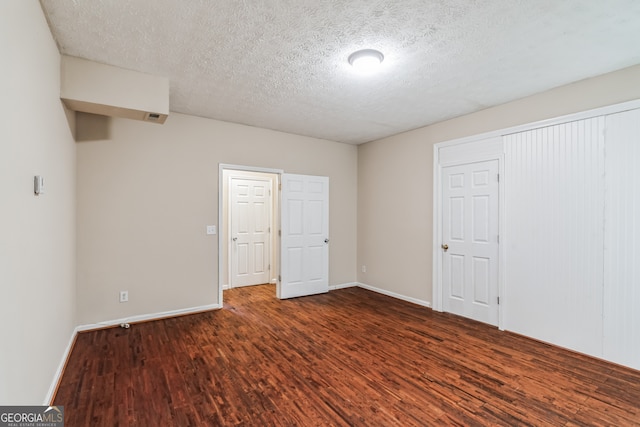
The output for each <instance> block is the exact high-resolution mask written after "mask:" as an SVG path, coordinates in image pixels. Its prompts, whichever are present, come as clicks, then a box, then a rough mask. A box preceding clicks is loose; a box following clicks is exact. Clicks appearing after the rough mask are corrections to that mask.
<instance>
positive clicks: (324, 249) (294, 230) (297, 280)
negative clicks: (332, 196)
mask: <svg viewBox="0 0 640 427" xmlns="http://www.w3.org/2000/svg"><path fill="white" fill-rule="evenodd" d="M281 227H282V230H281V231H282V237H281V240H280V251H281V257H280V260H281V261H280V262H281V265H280V274H281V279H280V281H279V283H278V298H293V297H299V296H304V295H313V294H319V293H324V292H328V291H329V178H328V177H324V176H307V175H292V174H283V175H282V202H281Z"/></svg>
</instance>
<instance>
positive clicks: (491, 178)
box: [441, 160, 499, 326]
mask: <svg viewBox="0 0 640 427" xmlns="http://www.w3.org/2000/svg"><path fill="white" fill-rule="evenodd" d="M441 182H442V220H443V224H442V249H441V250H442V251H443V254H442V297H443V301H442V304H443V309H444V311H446V312H449V313H454V314H457V315H460V316H464V317H469V318H471V319H474V320H478V321H480V322H484V323H489V324H491V325H495V326H497V325H498V239H499V238H498V230H499V228H498V227H499V222H498V213H499V204H498V197H499V184H498V182H499V180H498V160H490V161H485V162H477V163H468V164H464V165H458V166H449V167H444V168H443V169H442V181H441Z"/></svg>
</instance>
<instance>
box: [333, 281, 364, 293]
mask: <svg viewBox="0 0 640 427" xmlns="http://www.w3.org/2000/svg"><path fill="white" fill-rule="evenodd" d="M355 286H358V283H356V282H351V283H340V284H339V285H331V286H329V290H330V291H335V290H336V289H344V288H353V287H355Z"/></svg>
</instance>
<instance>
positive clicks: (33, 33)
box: [0, 1, 75, 405]
mask: <svg viewBox="0 0 640 427" xmlns="http://www.w3.org/2000/svg"><path fill="white" fill-rule="evenodd" d="M0 56H1V57H2V67H1V68H0V76H1V78H0V196H1V198H0V218H1V221H0V289H1V290H2V296H1V297H0V320H1V324H2V326H1V327H0V405H8V404H31V405H40V404H42V403H43V402H44V401H45V397H46V396H47V393H48V390H49V386H50V385H51V382H52V380H53V377H54V374H55V372H56V370H57V368H58V366H59V363H60V362H61V359H62V356H63V354H64V351H65V348H66V347H67V345H68V344H69V339H70V337H71V335H72V332H73V328H74V326H75V146H74V142H73V138H72V135H71V132H70V130H69V125H68V123H67V120H66V117H65V111H64V110H63V108H62V104H61V102H60V98H59V91H60V73H59V64H60V55H59V54H58V49H57V47H56V45H55V43H54V41H53V38H52V37H51V33H50V32H49V28H48V26H47V23H46V21H45V18H44V15H43V13H42V10H41V9H40V5H39V3H38V2H37V1H3V2H0ZM34 175H42V176H43V177H44V179H45V185H46V194H42V195H40V196H35V195H34V194H33V176H34Z"/></svg>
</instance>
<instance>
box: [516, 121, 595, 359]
mask: <svg viewBox="0 0 640 427" xmlns="http://www.w3.org/2000/svg"><path fill="white" fill-rule="evenodd" d="M603 129H604V118H603V117H596V118H592V119H586V120H580V121H575V122H570V123H566V124H561V125H556V126H549V127H545V128H540V129H534V130H530V131H526V132H521V133H516V134H512V135H507V136H505V137H504V138H505V151H506V157H505V159H506V162H505V175H506V176H505V209H506V218H505V231H506V233H505V234H506V235H505V237H506V241H505V243H506V244H507V247H506V254H507V255H506V267H505V284H506V295H505V297H506V301H505V302H506V304H505V310H506V313H505V321H506V325H505V326H506V329H508V330H511V331H514V332H517V333H520V334H523V335H527V336H530V337H533V338H537V339H540V340H543V341H546V342H550V343H553V344H556V345H559V346H562V347H567V348H571V349H573V350H577V351H580V352H583V353H587V354H591V355H594V356H599V357H601V354H602V332H603V325H602V314H603V280H604V278H603V275H604V273H603V263H604V254H603V245H604V132H603Z"/></svg>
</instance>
